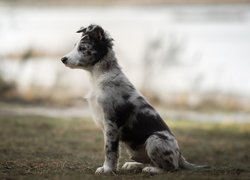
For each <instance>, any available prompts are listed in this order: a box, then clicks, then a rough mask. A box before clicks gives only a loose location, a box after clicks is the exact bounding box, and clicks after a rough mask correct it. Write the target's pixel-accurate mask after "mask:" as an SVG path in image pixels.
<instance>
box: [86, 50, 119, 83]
mask: <svg viewBox="0 0 250 180" xmlns="http://www.w3.org/2000/svg"><path fill="white" fill-rule="evenodd" d="M120 71H121V68H120V66H119V64H118V62H117V59H116V57H115V53H114V51H113V50H112V49H109V51H108V53H107V55H106V56H104V57H103V58H102V59H101V60H99V61H98V62H97V63H96V64H95V65H94V66H93V67H92V68H91V69H90V70H89V72H90V75H91V78H92V80H93V81H94V82H96V81H98V80H99V79H101V78H103V76H106V77H107V75H108V74H110V75H111V76H110V78H112V76H115V75H116V74H118V73H119V72H120Z"/></svg>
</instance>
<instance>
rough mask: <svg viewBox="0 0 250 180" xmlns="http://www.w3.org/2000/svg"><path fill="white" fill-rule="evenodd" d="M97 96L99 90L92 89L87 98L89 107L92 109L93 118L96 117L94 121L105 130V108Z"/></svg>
mask: <svg viewBox="0 0 250 180" xmlns="http://www.w3.org/2000/svg"><path fill="white" fill-rule="evenodd" d="M97 97H98V96H97V92H96V91H91V92H90V93H89V94H88V96H87V97H86V98H87V101H88V103H89V108H90V110H91V113H92V118H93V119H94V122H95V123H96V125H97V126H98V127H100V128H102V130H103V129H104V113H103V109H102V107H101V105H100V104H99V102H98V99H97Z"/></svg>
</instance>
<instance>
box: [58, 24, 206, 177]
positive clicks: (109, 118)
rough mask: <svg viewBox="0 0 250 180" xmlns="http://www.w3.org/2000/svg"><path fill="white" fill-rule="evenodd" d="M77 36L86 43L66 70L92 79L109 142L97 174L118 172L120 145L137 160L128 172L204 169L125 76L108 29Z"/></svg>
mask: <svg viewBox="0 0 250 180" xmlns="http://www.w3.org/2000/svg"><path fill="white" fill-rule="evenodd" d="M77 33H82V36H81V39H80V40H79V41H78V42H77V43H76V44H75V47H74V48H73V50H72V51H71V52H69V53H68V54H67V55H65V56H64V57H63V58H62V59H61V60H62V62H63V63H64V64H65V65H66V66H67V67H70V68H79V69H84V70H86V71H88V72H89V73H90V77H91V83H92V90H91V92H90V93H89V95H88V97H87V100H88V103H89V106H90V108H91V111H92V115H93V119H94V121H95V122H96V124H97V125H98V126H100V127H101V129H102V131H103V134H104V141H105V147H104V151H105V160H104V163H103V166H101V167H99V168H97V170H96V173H97V174H101V173H110V172H115V171H116V170H117V162H118V158H119V144H120V143H121V142H122V143H124V144H125V147H126V148H127V151H128V153H129V155H130V158H131V159H132V160H133V162H126V163H125V164H124V165H123V166H122V169H124V170H132V169H138V168H139V169H141V170H142V171H143V172H149V173H160V172H163V171H175V170H178V169H182V168H185V169H200V168H204V167H205V166H197V165H194V164H191V163H189V162H187V161H186V160H185V158H184V157H183V156H182V154H181V152H180V149H179V146H178V143H177V140H176V138H175V136H174V135H173V133H172V132H171V130H170V129H169V127H168V126H167V125H166V123H165V122H164V121H163V119H162V118H161V116H160V115H159V114H158V113H157V111H156V110H155V109H154V108H153V107H152V105H150V103H149V102H148V101H147V100H146V99H145V98H144V97H143V96H142V95H141V94H140V93H139V92H138V91H137V90H136V89H135V87H134V86H133V84H131V82H130V81H129V80H128V78H127V77H126V75H125V74H124V73H123V72H122V70H121V68H120V66H119V65H118V62H117V59H116V56H115V53H114V51H113V49H112V46H113V43H112V41H113V39H111V38H110V37H109V35H108V34H107V33H106V32H105V31H104V30H103V28H102V27H101V26H98V25H90V26H88V27H86V28H84V27H82V28H80V29H79V30H78V31H77Z"/></svg>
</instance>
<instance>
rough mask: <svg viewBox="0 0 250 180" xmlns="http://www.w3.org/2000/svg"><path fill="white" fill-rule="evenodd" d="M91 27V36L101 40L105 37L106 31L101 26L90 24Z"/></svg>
mask: <svg viewBox="0 0 250 180" xmlns="http://www.w3.org/2000/svg"><path fill="white" fill-rule="evenodd" d="M91 26H92V27H91ZM89 27H90V30H89V36H90V38H92V39H94V40H96V41H101V40H102V39H103V38H104V37H105V32H104V30H103V29H102V27H101V26H98V25H90V26H89Z"/></svg>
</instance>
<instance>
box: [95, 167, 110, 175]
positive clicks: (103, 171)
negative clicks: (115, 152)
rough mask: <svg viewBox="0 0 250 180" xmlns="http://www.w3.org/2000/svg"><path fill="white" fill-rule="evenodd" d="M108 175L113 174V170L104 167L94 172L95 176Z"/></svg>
mask: <svg viewBox="0 0 250 180" xmlns="http://www.w3.org/2000/svg"><path fill="white" fill-rule="evenodd" d="M109 173H114V171H113V169H111V168H108V167H104V166H102V167H99V168H97V169H96V171H95V174H109Z"/></svg>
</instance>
